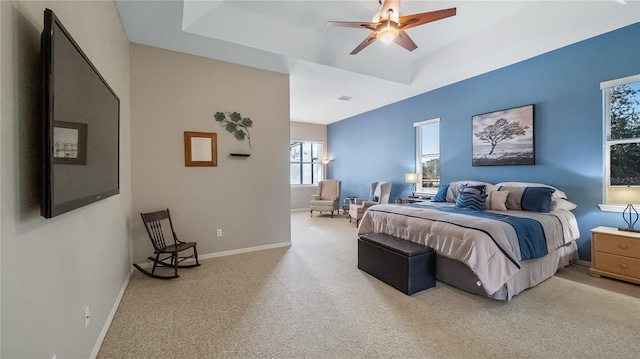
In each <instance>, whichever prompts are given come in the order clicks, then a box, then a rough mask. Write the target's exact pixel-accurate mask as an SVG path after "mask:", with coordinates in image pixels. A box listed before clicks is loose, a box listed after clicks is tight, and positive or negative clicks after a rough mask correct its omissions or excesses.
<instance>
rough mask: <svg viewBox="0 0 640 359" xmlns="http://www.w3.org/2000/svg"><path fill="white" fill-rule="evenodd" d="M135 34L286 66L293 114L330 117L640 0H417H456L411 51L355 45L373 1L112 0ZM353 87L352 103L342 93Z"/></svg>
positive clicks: (524, 52)
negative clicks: (353, 24) (451, 11)
mask: <svg viewBox="0 0 640 359" xmlns="http://www.w3.org/2000/svg"><path fill="white" fill-rule="evenodd" d="M116 4H117V7H118V10H119V12H120V16H121V18H122V22H123V24H124V27H125V30H126V32H127V35H128V37H129V40H130V41H131V42H134V43H139V44H145V45H149V46H155V47H159V48H164V49H169V50H173V51H179V52H184V53H188V54H193V55H198V56H204V57H209V58H212V59H217V60H221V61H227V62H232V63H236V64H241V65H246V66H251V67H256V68H260V69H264V70H270V71H276V72H280V73H285V74H289V77H290V91H291V99H290V103H291V121H299V122H309V123H320V124H329V123H332V122H336V121H339V120H342V119H344V118H347V117H351V116H354V115H357V114H360V113H363V112H366V111H369V110H373V109H376V108H379V107H382V106H384V105H388V104H390V103H394V102H397V101H400V100H403V99H406V98H409V97H412V96H415V95H418V94H421V93H423V92H426V91H429V90H433V89H436V88H439V87H442V86H445V85H448V84H451V83H454V82H457V81H460V80H464V79H466V78H469V77H472V76H476V75H479V74H482V73H485V72H488V71H491V70H495V69H498V68H501V67H504V66H506V65H510V64H513V63H516V62H519V61H522V60H525V59H528V58H531V57H533V56H536V55H539V54H542V53H545V52H548V51H551V50H554V49H557V48H560V47H563V46H566V45H569V44H572V43H574V42H578V41H581V40H584V39H587V38H590V37H593V36H596V35H599V34H602V33H605V32H608V31H612V30H615V29H617V28H620V27H624V26H627V25H630V24H633V23H635V22H639V21H640V1H639V0H627V1H623V0H606V1H595V0H592V1H589V0H583V1H575V0H574V1H551V0H548V1H482V0H476V1H472V0H466V1H452V0H451V1H410V0H404V1H402V2H401V6H400V15H401V16H404V15H410V14H414V13H421V12H427V11H434V10H441V9H446V8H450V7H456V8H457V15H456V16H453V17H450V18H446V19H443V20H439V21H436V22H432V23H428V24H425V25H422V26H418V27H414V28H412V29H409V30H407V34H408V35H409V36H410V37H411V38H412V39H413V41H414V42H415V43H416V44H417V45H418V48H417V49H416V50H414V51H412V52H409V51H407V50H405V49H403V48H402V47H400V46H398V45H396V44H393V43H392V44H389V45H387V44H383V43H381V42H376V43H374V44H372V45H370V46H368V47H367V48H365V49H364V50H362V51H361V52H360V53H358V54H357V55H349V52H351V50H353V49H354V48H355V47H356V46H357V45H358V44H359V43H360V42H361V41H362V40H364V39H365V37H367V35H368V34H369V31H368V30H363V29H355V28H344V27H328V26H326V23H327V21H330V20H337V21H364V22H366V21H371V18H372V17H373V15H374V14H375V13H376V12H377V11H379V4H378V1H377V0H342V1H328V0H323V1H311V0H295V1H294V0H288V1H269V0H261V1H243V0H225V1H216V0H208V1H202V0H200V1H196V0H183V1H182V0H177V1H164V0H134V1H129V0H116ZM341 96H350V97H352V99H351V100H349V101H341V100H338V98H339V97H341Z"/></svg>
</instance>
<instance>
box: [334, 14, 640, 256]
mask: <svg viewBox="0 0 640 359" xmlns="http://www.w3.org/2000/svg"><path fill="white" fill-rule="evenodd" d="M639 73H640V23H636V24H633V25H630V26H627V27H624V28H621V29H618V30H615V31H612V32H609V33H606V34H603V35H600V36H597V37H594V38H591V39H587V40H585V41H581V42H578V43H575V44H572V45H569V46H566V47H564V48H561V49H558V50H555V51H552V52H548V53H546V54H543V55H540V56H537V57H534V58H531V59H528V60H525V61H522V62H519V63H517V64H514V65H510V66H507V67H504V68H501V69H498V70H495V71H492V72H489V73H485V74H482V75H479V76H476V77H473V78H470V79H467V80H464V81H461V82H458V83H455V84H452V85H448V86H445V87H442V88H439V89H436V90H433V91H430V92H427V93H424V94H421V95H418V96H415V97H412V98H409V99H407V100H403V101H400V102H397V103H394V104H391V105H388V106H385V107H382V108H379V109H376V110H373V111H369V112H366V113H363V114H360V115H357V116H354V117H351V118H348V119H344V120H342V121H339V122H335V123H332V124H330V125H328V127H327V145H328V158H329V159H331V160H332V162H331V163H330V164H329V167H328V175H329V178H336V179H340V180H342V195H343V196H360V197H367V196H368V195H369V193H368V190H369V184H370V183H371V182H373V181H391V182H393V186H392V191H391V196H392V197H391V198H394V197H397V196H406V195H408V194H410V185H408V184H405V183H404V173H405V172H412V171H414V169H415V131H414V128H413V123H415V122H419V121H424V120H428V119H431V118H436V117H439V118H440V121H441V122H440V134H441V137H440V156H441V157H440V161H441V177H442V178H441V180H442V183H448V182H451V181H458V180H478V181H486V182H492V183H497V182H502V181H522V182H542V183H546V184H549V185H552V186H554V187H557V188H559V189H561V190H562V191H564V192H565V193H566V194H567V197H568V198H569V200H571V201H572V202H574V203H576V204H578V208H576V209H575V210H574V211H573V212H574V213H575V215H576V217H577V220H578V225H579V227H580V234H581V237H580V239H579V241H578V247H579V250H580V258H581V259H584V260H591V247H590V246H591V240H590V233H589V230H590V229H592V228H594V227H597V226H600V225H604V226H611V227H621V226H625V227H626V224H625V223H624V221H623V220H622V215H621V214H620V213H611V212H601V211H600V210H599V208H598V207H597V205H598V204H599V203H602V185H603V182H604V173H603V172H604V171H603V158H604V156H603V120H602V111H603V109H602V91H601V90H600V83H601V82H603V81H607V80H613V79H617V78H621V77H626V76H631V75H636V74H639ZM528 104H534V105H535V106H534V107H535V109H534V137H535V144H534V146H535V160H536V164H535V165H532V166H485V167H473V166H472V165H471V141H472V132H471V117H472V116H473V115H477V114H482V113H487V112H492V111H497V110H502V109H507V108H512V107H517V106H522V105H528Z"/></svg>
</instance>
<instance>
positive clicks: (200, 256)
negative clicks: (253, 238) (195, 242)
mask: <svg viewBox="0 0 640 359" xmlns="http://www.w3.org/2000/svg"><path fill="white" fill-rule="evenodd" d="M289 246H291V241H288V242H279V243H273V244H266V245H264V246H256V247H248V248H240V249H232V250H229V251H223V252H216V253H207V254H198V259H200V260H202V259H210V258H217V257H226V256H232V255H234V254H241V253H248V252H256V251H263V250H266V249H273V248H280V247H289ZM189 262H192V263H193V262H195V260H193V259H188V260H186V261H184V262H183V263H189ZM138 265H139V266H140V267H142V268H144V269H150V268H152V267H153V262H144V263H140V264H138ZM132 270H133V267H132Z"/></svg>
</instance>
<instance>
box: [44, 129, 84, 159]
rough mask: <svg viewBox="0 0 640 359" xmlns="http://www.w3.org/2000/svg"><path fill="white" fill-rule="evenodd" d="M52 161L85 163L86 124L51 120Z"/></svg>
mask: <svg viewBox="0 0 640 359" xmlns="http://www.w3.org/2000/svg"><path fill="white" fill-rule="evenodd" d="M52 142H53V163H54V164H58V165H85V164H87V124H86V123H75V122H65V121H53V141H52Z"/></svg>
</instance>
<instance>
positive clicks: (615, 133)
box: [600, 75, 640, 210]
mask: <svg viewBox="0 0 640 359" xmlns="http://www.w3.org/2000/svg"><path fill="white" fill-rule="evenodd" d="M600 88H601V89H602V91H603V98H604V122H605V139H604V142H605V154H604V158H605V161H604V167H605V168H604V172H605V183H604V200H605V203H606V204H623V203H627V202H628V198H629V195H630V194H629V187H636V186H638V187H640V75H635V76H630V77H625V78H622V79H618V80H612V81H607V82H603V83H601V84H600ZM620 210H621V209H620Z"/></svg>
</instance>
